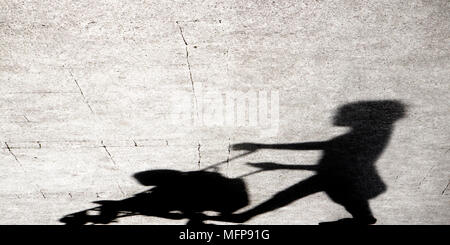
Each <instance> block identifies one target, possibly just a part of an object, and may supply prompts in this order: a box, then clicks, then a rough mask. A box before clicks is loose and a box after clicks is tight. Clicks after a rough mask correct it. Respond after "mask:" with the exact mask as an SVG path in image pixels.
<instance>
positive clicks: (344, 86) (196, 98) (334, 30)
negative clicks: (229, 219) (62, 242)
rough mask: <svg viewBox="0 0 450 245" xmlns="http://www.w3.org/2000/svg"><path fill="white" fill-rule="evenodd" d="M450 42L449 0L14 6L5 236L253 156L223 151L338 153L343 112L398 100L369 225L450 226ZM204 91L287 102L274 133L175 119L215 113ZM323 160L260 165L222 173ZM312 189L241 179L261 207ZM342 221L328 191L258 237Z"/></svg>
mask: <svg viewBox="0 0 450 245" xmlns="http://www.w3.org/2000/svg"><path fill="white" fill-rule="evenodd" d="M449 42H450V2H449V1H448V0H431V1H418V0H408V1H398V0H394V1H393V0H389V1H387V0H386V1H382V0H375V1H373V0H372V1H341V0H339V1H326V0H320V1H315V0H303V1H253V0H251V1H222V0H217V1H213V0H206V1H144V0H142V1H67V0H63V1H43V0H40V1H15V0H14V1H10V0H2V1H0V85H1V86H0V94H1V97H0V112H1V114H0V115H1V120H0V140H1V149H0V180H1V181H0V184H1V188H0V223H1V224H58V223H59V222H58V219H59V218H61V217H62V216H64V215H66V214H69V213H72V212H76V211H80V210H83V209H86V208H91V207H94V206H95V204H92V203H91V202H92V201H96V200H103V199H113V200H116V199H117V200H119V199H123V198H126V197H128V196H131V195H133V194H134V193H138V192H140V191H142V190H145V189H146V187H143V186H141V185H139V184H138V183H137V182H136V181H135V180H133V178H132V177H131V175H132V174H133V173H136V172H138V171H142V170H148V169H162V168H163V169H178V170H183V171H185V170H197V169H201V168H203V167H207V166H209V165H211V164H214V163H216V162H220V161H223V160H226V159H229V158H231V157H233V156H237V155H239V154H241V153H242V152H240V151H233V150H231V151H229V146H230V145H232V144H235V143H239V142H248V141H251V142H270V143H288V142H304V141H313V140H315V141H317V140H327V139H330V138H332V137H334V136H337V135H339V134H342V133H344V132H345V131H346V129H345V128H340V127H334V126H333V125H332V122H331V118H332V116H333V114H334V113H335V109H336V108H337V107H338V106H340V105H343V104H346V103H349V102H353V101H358V100H380V99H398V100H402V101H403V102H404V103H406V104H408V115H407V117H406V118H404V119H402V120H400V121H399V122H397V123H396V127H395V129H394V132H393V135H392V138H391V141H390V143H389V145H388V147H387V148H386V150H385V152H384V153H383V155H382V156H381V158H380V159H379V160H378V162H377V164H376V165H377V169H378V171H379V173H380V175H381V177H382V178H383V180H384V182H385V183H386V184H387V187H388V189H387V191H386V192H385V193H383V194H381V195H379V196H378V197H376V198H375V199H373V200H371V206H372V209H373V212H374V214H375V216H376V217H377V218H378V224H450V206H449V203H450V202H449V201H450V196H449V194H450V190H449V189H450V187H448V185H449V179H450V161H449V160H450V158H449V156H450V155H449V154H450V143H449V142H450V140H449V139H450V124H449V123H448V122H449V120H450V111H449V101H450V96H449V95H450V94H449V88H450V83H449V77H450V69H449V68H450V65H449V64H450V50H449V49H450V45H449ZM208 91H209V92H214V93H219V94H220V96H222V95H223V94H224V93H238V92H242V93H249V92H250V93H253V92H256V93H259V92H261V91H265V92H267V94H269V95H270V96H269V97H270V98H274V99H277V98H278V99H279V100H278V101H275V102H274V103H273V104H271V105H270V106H269V107H270V108H271V112H276V110H278V114H276V115H275V114H272V116H271V117H270V118H271V120H272V121H271V122H272V124H271V125H272V126H276V127H275V131H270V132H269V133H267V132H268V129H266V128H264V127H260V125H256V126H255V125H253V126H245V125H238V124H236V123H235V124H233V125H231V126H230V125H228V126H227V125H224V124H221V122H222V121H221V120H219V121H217V120H216V122H218V123H217V124H216V125H209V124H205V123H203V124H202V123H194V122H192V121H191V120H190V119H189V117H188V119H187V120H185V121H183V120H181V119H180V120H178V119H176V118H177V116H179V115H181V114H182V112H188V116H190V115H192V116H193V117H194V118H196V114H197V113H199V110H200V115H203V116H204V117H206V116H208V115H209V114H211V113H215V112H214V110H208V109H211V106H209V105H211V104H210V102H208V101H207V100H206V99H204V98H205V97H204V96H203V95H204V94H206V93H208ZM224 96H225V95H224ZM272 96H273V97H272ZM277 96H278V97H277ZM213 97H214V96H213ZM250 97H251V96H250ZM182 98H184V99H182ZM186 98H188V99H186ZM258 101H264V98H263V99H261V98H260V99H259V100H258ZM266 101H269V100H266ZM245 103H247V102H245ZM248 103H250V102H248ZM219 104H220V102H219ZM199 108H202V109H199ZM205 108H206V109H205ZM218 108H221V107H218ZM272 109H273V110H272ZM180 113H181V114H180ZM208 113H209V114H208ZM244 114H245V115H247V114H249V112H248V111H246V112H244ZM205 115H206V116H205ZM233 115H234V114H233ZM277 115H278V120H275V119H276V117H277ZM174 118H175V119H174ZM180 118H181V117H180ZM249 120H250V119H249ZM319 157H320V152H315V151H307V152H289V151H283V152H280V151H273V150H265V151H258V152H256V153H254V154H250V155H247V156H245V157H242V158H238V159H236V160H234V161H230V162H229V163H227V164H223V165H221V166H220V168H219V169H218V171H220V172H221V173H223V174H224V175H226V176H229V177H236V176H239V175H242V174H245V173H248V172H251V171H253V170H254V168H252V167H250V166H247V165H245V164H244V163H246V162H258V161H264V162H266V161H275V162H279V163H309V164H314V163H315V162H316V161H317V160H318V159H319ZM311 174H312V173H310V172H302V171H288V170H279V171H269V172H262V173H258V174H254V175H250V176H248V177H245V181H246V183H247V185H248V191H249V194H250V197H251V204H250V207H252V206H255V205H257V204H258V203H260V202H262V201H264V200H266V199H268V198H270V197H271V196H272V195H273V194H275V193H276V192H278V191H280V190H282V189H284V188H286V187H288V186H290V185H292V184H294V183H296V182H298V181H299V180H302V179H305V178H307V177H308V176H310V175H311ZM205 184H207V183H205ZM344 217H349V214H348V213H347V212H346V211H345V210H344V209H343V208H342V207H341V206H339V205H337V204H335V203H334V202H332V201H331V200H330V199H329V198H328V197H327V196H326V195H325V194H323V193H318V194H314V195H311V196H309V197H306V198H303V199H300V200H298V201H296V202H294V203H292V204H291V205H289V206H286V207H283V208H280V209H277V210H275V211H273V212H270V213H266V214H263V215H260V216H257V217H255V218H253V219H251V220H250V221H249V222H247V223H248V224H317V223H318V222H321V221H331V220H336V219H340V218H344ZM185 222H186V220H176V221H174V220H167V219H162V218H156V217H144V216H133V217H127V218H123V219H119V220H118V224H184V223H185Z"/></svg>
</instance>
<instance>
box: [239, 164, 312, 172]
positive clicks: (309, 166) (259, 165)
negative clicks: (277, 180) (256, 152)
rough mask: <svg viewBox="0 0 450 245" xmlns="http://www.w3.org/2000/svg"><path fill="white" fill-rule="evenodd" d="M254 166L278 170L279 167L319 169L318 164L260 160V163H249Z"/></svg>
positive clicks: (267, 169) (265, 169) (266, 169)
mask: <svg viewBox="0 0 450 245" xmlns="http://www.w3.org/2000/svg"><path fill="white" fill-rule="evenodd" d="M247 165H250V166H252V167H257V168H260V169H261V170H264V171H270V170H277V169H296V170H309V171H317V165H296V164H279V163H274V162H259V163H251V162H249V163H247Z"/></svg>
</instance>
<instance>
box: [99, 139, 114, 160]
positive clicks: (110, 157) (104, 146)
mask: <svg viewBox="0 0 450 245" xmlns="http://www.w3.org/2000/svg"><path fill="white" fill-rule="evenodd" d="M101 144H102V147H103V149H105V151H106V153H107V154H108V156H109V159H111V161H112V163H113V164H114V165H116V161H114V158H113V157H112V155H111V153H110V152H109V151H108V148H106V145H105V144H104V143H103V140H102V141H101Z"/></svg>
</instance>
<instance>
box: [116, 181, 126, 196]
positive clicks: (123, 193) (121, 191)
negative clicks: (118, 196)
mask: <svg viewBox="0 0 450 245" xmlns="http://www.w3.org/2000/svg"><path fill="white" fill-rule="evenodd" d="M117 186H118V187H119V191H120V193H122V195H124V196H126V194H125V192H124V191H123V190H122V187H120V184H119V183H117Z"/></svg>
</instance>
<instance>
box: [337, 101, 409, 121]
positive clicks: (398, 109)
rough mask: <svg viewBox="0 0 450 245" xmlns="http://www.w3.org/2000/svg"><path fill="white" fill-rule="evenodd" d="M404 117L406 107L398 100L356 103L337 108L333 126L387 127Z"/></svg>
mask: <svg viewBox="0 0 450 245" xmlns="http://www.w3.org/2000/svg"><path fill="white" fill-rule="evenodd" d="M405 115H406V105H405V104H403V103H402V102H401V101H398V100H374V101H358V102H354V103H349V104H345V105H343V106H341V107H339V108H338V110H337V113H336V115H335V117H334V118H333V124H334V125H336V126H347V127H374V126H381V125H384V126H389V125H391V124H393V123H394V122H395V121H397V120H399V119H401V118H403V117H405Z"/></svg>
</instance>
